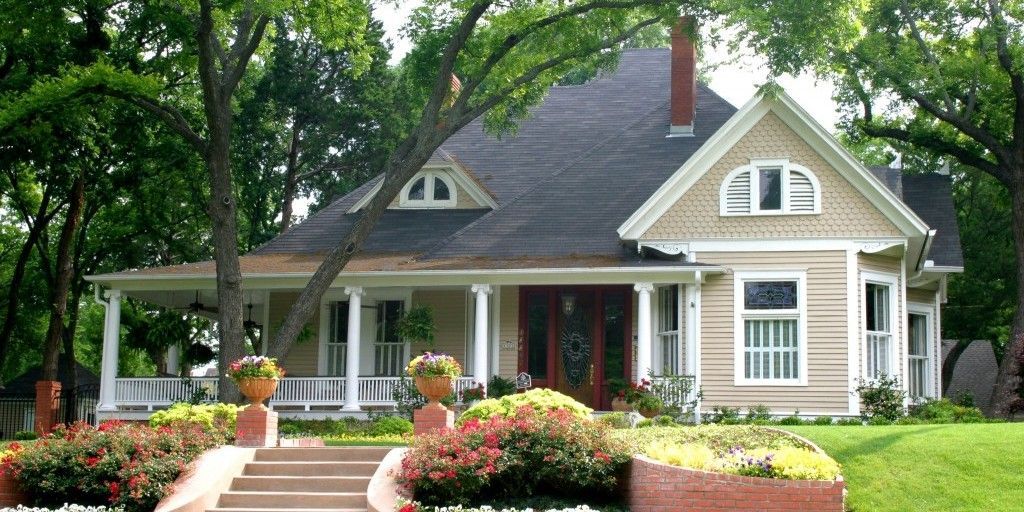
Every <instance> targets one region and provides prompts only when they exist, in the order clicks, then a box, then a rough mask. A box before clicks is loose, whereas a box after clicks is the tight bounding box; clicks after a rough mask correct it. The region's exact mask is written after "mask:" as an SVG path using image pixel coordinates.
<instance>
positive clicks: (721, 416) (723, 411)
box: [705, 406, 740, 425]
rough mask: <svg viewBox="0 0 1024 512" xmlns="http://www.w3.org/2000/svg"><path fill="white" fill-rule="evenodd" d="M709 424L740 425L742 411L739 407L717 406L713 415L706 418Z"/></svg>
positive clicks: (712, 410)
mask: <svg viewBox="0 0 1024 512" xmlns="http://www.w3.org/2000/svg"><path fill="white" fill-rule="evenodd" d="M705 419H706V420H707V421H708V422H709V423H721V424H723V425H736V424H738V423H740V409H739V408H738V407H727V406H721V407H719V406H715V407H714V408H713V409H711V413H710V414H708V415H706V416H705Z"/></svg>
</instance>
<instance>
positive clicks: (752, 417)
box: [747, 404, 772, 423]
mask: <svg viewBox="0 0 1024 512" xmlns="http://www.w3.org/2000/svg"><path fill="white" fill-rule="evenodd" d="M771 419H772V410H771V409H770V408H769V407H768V406H767V405H764V404H757V405H751V406H750V407H748V408H747V423H753V422H755V421H770V420H771Z"/></svg>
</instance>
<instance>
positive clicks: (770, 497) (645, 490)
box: [627, 455, 845, 512]
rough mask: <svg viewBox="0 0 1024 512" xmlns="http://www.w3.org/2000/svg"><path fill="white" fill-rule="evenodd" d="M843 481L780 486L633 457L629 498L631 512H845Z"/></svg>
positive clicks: (769, 481)
mask: <svg viewBox="0 0 1024 512" xmlns="http://www.w3.org/2000/svg"><path fill="white" fill-rule="evenodd" d="M844 487H845V486H844V484H843V481H842V479H841V478H840V479H839V480H836V481H834V482H832V481H820V480H778V479H774V478H756V477H749V476H736V475H726V474H722V473H708V472H706V471H696V470H692V469H685V468H680V467H677V466H670V465H668V464H662V463H660V462H657V461H655V460H652V459H649V458H647V457H644V456H641V455H637V456H635V457H633V461H632V463H631V464H630V469H629V486H628V487H627V497H628V499H629V509H630V510H631V511H632V512H685V511H690V510H693V511H697V510H699V511H702V512H718V511H721V512H726V511H728V512H741V511H749V512H776V511H793V510H806V511H815V512H833V511H834V512H843V490H844Z"/></svg>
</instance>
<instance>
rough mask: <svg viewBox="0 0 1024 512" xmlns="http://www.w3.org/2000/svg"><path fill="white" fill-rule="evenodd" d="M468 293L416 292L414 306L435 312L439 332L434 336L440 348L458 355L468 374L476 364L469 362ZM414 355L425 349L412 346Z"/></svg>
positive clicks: (413, 297)
mask: <svg viewBox="0 0 1024 512" xmlns="http://www.w3.org/2000/svg"><path fill="white" fill-rule="evenodd" d="M468 299H469V297H468V295H467V292H466V290H429V289H428V290H415V291H413V293H412V303H413V305H414V306H429V307H430V308H431V309H432V310H433V311H434V324H435V325H436V326H437V333H436V334H435V337H434V343H435V345H436V349H437V350H439V351H441V352H445V353H448V354H451V355H452V356H455V358H456V359H458V360H459V362H460V363H462V366H463V368H464V369H465V370H466V372H467V373H468V372H469V371H470V367H471V365H472V363H471V362H470V361H466V335H467V332H468V331H467V329H466V315H467V312H468V309H467V308H466V306H467V300H468ZM412 350H413V353H417V352H420V351H421V350H425V347H418V346H414V347H412Z"/></svg>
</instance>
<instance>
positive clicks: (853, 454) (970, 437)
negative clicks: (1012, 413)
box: [783, 423, 1024, 512]
mask: <svg viewBox="0 0 1024 512" xmlns="http://www.w3.org/2000/svg"><path fill="white" fill-rule="evenodd" d="M783 428H785V429H786V430H790V431H792V432H795V433H797V434H799V435H801V436H804V437H806V438H808V439H810V440H811V441H814V442H815V443H817V444H818V446H820V447H821V448H822V449H824V450H825V451H826V452H828V454H829V455H831V456H832V457H833V458H835V459H836V460H837V461H839V463H840V464H842V465H843V477H844V478H845V479H846V483H847V488H848V489H849V495H848V498H847V507H848V508H849V509H850V510H852V511H855V512H884V511H901V512H902V511H908V510H913V511H926V510H936V511H938V510H942V511H946V510H958V511H967V510H978V511H1001V510H1007V511H1009V510H1021V507H1022V503H1024V484H1022V482H1024V480H1022V478H1024V424H1020V423H1017V424H1013V423H1005V424H982V425H915V426H885V427H882V426H872V427H811V426H801V427H783Z"/></svg>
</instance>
